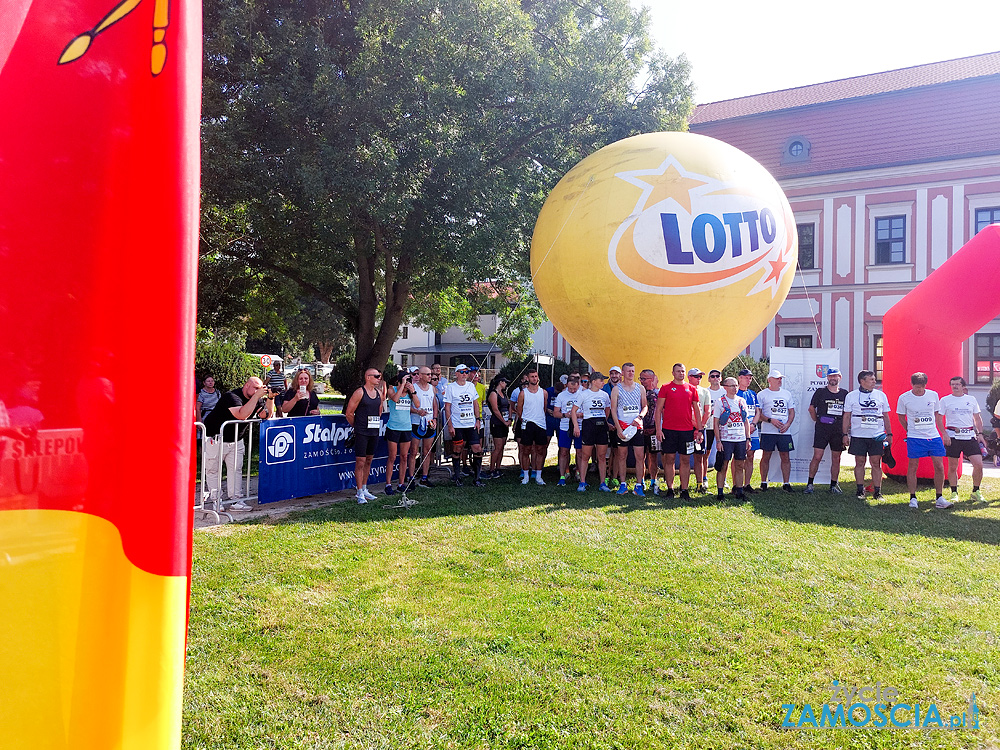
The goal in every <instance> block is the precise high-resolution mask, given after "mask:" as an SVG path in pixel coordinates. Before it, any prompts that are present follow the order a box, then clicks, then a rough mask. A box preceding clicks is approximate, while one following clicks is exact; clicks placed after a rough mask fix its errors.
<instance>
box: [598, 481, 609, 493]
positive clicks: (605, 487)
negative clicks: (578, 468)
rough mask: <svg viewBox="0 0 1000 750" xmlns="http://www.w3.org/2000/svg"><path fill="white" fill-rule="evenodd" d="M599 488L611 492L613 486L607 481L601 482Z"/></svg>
mask: <svg viewBox="0 0 1000 750" xmlns="http://www.w3.org/2000/svg"><path fill="white" fill-rule="evenodd" d="M597 489H598V490H600V491H601V492H611V488H610V487H608V483H607V482H601V486H600V487H598V488H597Z"/></svg>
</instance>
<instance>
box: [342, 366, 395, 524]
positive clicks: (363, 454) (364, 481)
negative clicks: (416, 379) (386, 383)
mask: <svg viewBox="0 0 1000 750" xmlns="http://www.w3.org/2000/svg"><path fill="white" fill-rule="evenodd" d="M384 409H385V390H383V388H382V373H380V372H379V371H378V370H376V369H375V368H374V367H369V368H368V369H367V370H365V384H364V385H363V386H361V387H360V388H358V389H357V390H356V391H355V392H354V393H353V394H351V398H350V400H349V401H348V402H347V409H346V410H345V411H344V416H345V417H347V422H348V424H350V425H351V427H353V428H354V483H355V485H356V486H357V488H358V491H357V495H356V497H357V498H358V504H359V505H364V504H365V503H367V502H368V501H369V500H374V499H375V495H373V494H372V493H371V492H369V491H368V476H369V475H370V474H371V470H372V457H373V456H374V455H375V446H376V445H378V438H379V432H381V431H382V411H383V410H384Z"/></svg>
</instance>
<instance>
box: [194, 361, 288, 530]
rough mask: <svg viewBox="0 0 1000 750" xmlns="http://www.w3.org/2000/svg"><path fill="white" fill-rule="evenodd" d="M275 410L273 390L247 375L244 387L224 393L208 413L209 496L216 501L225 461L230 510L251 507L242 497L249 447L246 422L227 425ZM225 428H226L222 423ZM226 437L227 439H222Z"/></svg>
mask: <svg viewBox="0 0 1000 750" xmlns="http://www.w3.org/2000/svg"><path fill="white" fill-rule="evenodd" d="M273 413H274V393H273V391H268V389H267V388H266V387H265V385H264V381H263V380H261V379H260V378H258V377H251V378H247V382H246V383H245V384H244V385H243V387H242V388H236V389H234V390H232V391H229V392H228V393H224V394H222V397H221V398H220V399H219V403H217V404H216V405H215V408H214V409H212V411H211V412H209V414H208V416H207V417H205V435H206V436H207V440H206V441H205V458H204V460H205V462H206V463H205V483H206V484H207V485H208V489H209V492H210V493H211V494H210V496H209V497H210V499H211V500H212V501H217V500H216V499H217V498H218V496H219V493H220V492H221V491H222V463H223V461H225V463H226V472H227V477H226V488H227V490H228V491H229V497H230V499H232V500H235V501H236V502H235V503H233V504H232V505H230V506H229V508H228V510H250V509H251V508H250V506H249V505H247V504H246V503H245V502H243V500H242V499H241V498H242V497H243V488H242V478H243V458H244V456H245V455H246V448H245V446H244V445H243V438H244V436H245V435H246V429H247V428H246V425H242V426H241V425H235V424H230V425H226V423H227V422H234V421H236V422H242V421H246V420H251V419H268V418H270V416H271V415H272V414H273ZM224 425H225V426H226V429H225V430H223V426H224ZM223 438H225V442H223Z"/></svg>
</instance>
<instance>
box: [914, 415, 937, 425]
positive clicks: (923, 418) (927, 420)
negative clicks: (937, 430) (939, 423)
mask: <svg viewBox="0 0 1000 750" xmlns="http://www.w3.org/2000/svg"><path fill="white" fill-rule="evenodd" d="M913 424H914V425H924V424H934V415H933V414H916V415H914V417H913Z"/></svg>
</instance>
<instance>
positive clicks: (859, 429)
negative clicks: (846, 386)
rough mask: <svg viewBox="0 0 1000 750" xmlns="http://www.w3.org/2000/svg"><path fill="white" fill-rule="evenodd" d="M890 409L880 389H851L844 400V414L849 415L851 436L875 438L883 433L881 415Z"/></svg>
mask: <svg viewBox="0 0 1000 750" xmlns="http://www.w3.org/2000/svg"><path fill="white" fill-rule="evenodd" d="M889 411H890V409H889V399H887V398H886V397H885V394H884V393H882V391H879V390H874V391H872V392H871V393H862V392H861V391H860V390H858V391H851V392H850V393H848V394H847V399H846V400H845V401H844V414H850V415H851V437H863V438H877V437H879V436H880V435H883V434H885V424H884V422H883V421H882V415H883V414H886V413H888V412H889Z"/></svg>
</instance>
